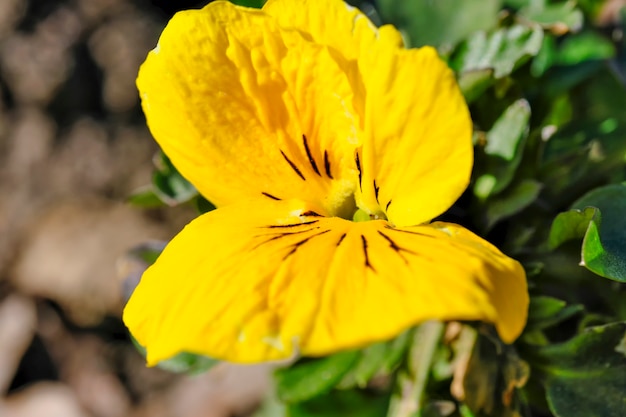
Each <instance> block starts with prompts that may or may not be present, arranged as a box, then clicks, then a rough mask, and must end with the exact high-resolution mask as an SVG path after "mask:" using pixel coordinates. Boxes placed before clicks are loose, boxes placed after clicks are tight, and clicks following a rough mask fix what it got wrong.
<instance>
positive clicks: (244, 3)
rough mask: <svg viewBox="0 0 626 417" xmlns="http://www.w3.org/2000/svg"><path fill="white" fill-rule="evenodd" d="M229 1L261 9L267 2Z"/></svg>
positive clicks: (256, 0)
mask: <svg viewBox="0 0 626 417" xmlns="http://www.w3.org/2000/svg"><path fill="white" fill-rule="evenodd" d="M229 1H230V2H231V3H234V4H237V5H239V6H244V7H252V8H255V9H260V8H261V7H263V5H264V4H265V1H266V0H229Z"/></svg>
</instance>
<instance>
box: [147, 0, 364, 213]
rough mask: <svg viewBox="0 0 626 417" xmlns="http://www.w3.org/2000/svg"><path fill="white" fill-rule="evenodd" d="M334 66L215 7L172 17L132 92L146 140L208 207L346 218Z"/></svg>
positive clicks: (277, 32)
mask: <svg viewBox="0 0 626 417" xmlns="http://www.w3.org/2000/svg"><path fill="white" fill-rule="evenodd" d="M332 55H333V52H331V51H330V50H329V49H328V48H327V47H325V46H322V45H316V44H314V43H311V42H309V41H308V40H307V39H305V37H304V36H303V35H302V34H301V33H300V32H298V31H295V30H287V29H282V28H281V27H280V26H279V25H278V24H277V23H276V21H275V19H274V18H273V17H271V16H269V15H267V14H266V13H264V12H262V11H260V10H255V9H247V8H242V7H237V6H234V5H232V4H230V3H228V2H221V1H218V2H214V3H211V4H209V5H208V6H206V7H205V8H204V9H202V10H190V11H185V12H181V13H178V14H177V15H175V16H174V18H173V19H172V20H171V21H170V22H169V24H168V26H167V27H166V28H165V30H164V31H163V33H162V35H161V38H160V41H159V44H158V46H157V48H155V50H154V51H152V52H151V53H150V54H149V55H148V58H147V59H146V62H145V63H144V64H143V66H142V67H141V70H140V72H139V77H138V80H137V85H138V88H139V90H140V94H141V98H142V104H143V108H144V112H145V114H146V118H147V121H148V125H149V127H150V130H151V132H152V134H153V135H154V137H155V139H156V140H157V141H158V142H159V144H160V145H161V147H162V148H163V150H164V151H165V153H166V154H167V155H168V156H169V157H170V159H171V160H172V162H173V163H174V165H175V166H176V167H177V168H178V169H179V170H180V172H181V173H182V174H183V175H184V176H185V177H186V178H187V179H188V180H189V181H191V182H192V183H193V184H194V185H195V186H196V187H197V188H198V189H199V191H200V192H201V193H202V194H203V195H204V196H205V197H207V198H208V199H209V200H211V201H212V202H213V203H214V204H216V205H218V206H221V205H225V204H230V203H232V202H235V201H238V200H241V199H246V198H255V197H258V196H261V195H265V196H266V197H267V198H275V199H286V198H293V197H296V198H303V199H307V200H308V201H313V202H315V203H317V204H320V205H321V206H323V207H324V208H325V209H326V210H327V212H328V213H329V214H338V213H339V214H344V213H342V210H344V209H345V208H344V205H345V204H348V205H350V206H351V207H350V210H351V209H352V208H353V207H354V201H353V197H352V194H353V192H354V188H355V186H356V170H355V168H354V162H353V161H354V149H355V148H356V147H357V146H359V145H360V138H359V132H358V131H357V128H356V127H355V126H358V125H359V121H358V116H356V115H355V111H354V109H353V108H352V90H351V87H350V84H349V82H348V80H347V76H346V74H345V73H344V71H343V69H342V68H340V64H338V63H337V61H336V59H335V57H333V56H332ZM346 161H347V162H346ZM348 200H349V201H348ZM348 211H349V210H348Z"/></svg>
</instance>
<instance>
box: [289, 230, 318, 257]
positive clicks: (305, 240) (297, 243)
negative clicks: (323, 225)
mask: <svg viewBox="0 0 626 417" xmlns="http://www.w3.org/2000/svg"><path fill="white" fill-rule="evenodd" d="M328 232H330V229H328V230H324V231H321V232H319V233H317V234H314V235H312V236H309V237H306V238H304V239H302V240H301V241H299V242H296V243H294V244H293V245H292V249H291V250H290V251H289V253H287V254H286V255H285V256H284V257H283V261H284V260H285V259H287V258H289V257H290V256H291V255H293V254H294V253H295V252H296V251H297V250H298V248H299V247H300V246H302V245H304V244H305V243H306V242H308V241H309V240H311V239H313V238H314V237H317V236H320V235H323V234H325V233H328Z"/></svg>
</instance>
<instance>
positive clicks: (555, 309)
mask: <svg viewBox="0 0 626 417" xmlns="http://www.w3.org/2000/svg"><path fill="white" fill-rule="evenodd" d="M582 311H584V307H583V306H582V305H579V304H574V305H567V303H566V302H565V301H562V300H559V299H557V298H554V297H548V296H537V297H531V299H530V306H529V308H528V322H527V324H526V330H543V329H546V328H548V327H552V326H554V325H556V324H558V323H560V322H562V321H564V320H567V319H569V318H570V317H572V316H574V315H576V314H578V313H581V312H582Z"/></svg>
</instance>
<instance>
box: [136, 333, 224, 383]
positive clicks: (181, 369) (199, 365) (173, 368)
mask: <svg viewBox="0 0 626 417" xmlns="http://www.w3.org/2000/svg"><path fill="white" fill-rule="evenodd" d="M131 341H132V342H133V344H134V345H135V348H137V350H138V351H139V352H140V353H141V354H142V355H143V356H146V349H145V348H144V347H143V346H141V345H140V344H139V342H137V340H135V338H134V337H132V335H131ZM218 363H219V361H218V360H216V359H212V358H209V357H206V356H201V355H194V354H192V353H185V352H183V353H179V354H178V355H176V356H174V357H173V358H170V359H167V360H164V361H161V362H159V363H158V364H157V368H160V369H163V370H164V371H168V372H174V373H186V374H189V375H196V374H200V373H202V372H206V371H208V370H209V369H211V368H212V367H213V366H215V365H217V364H218Z"/></svg>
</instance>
